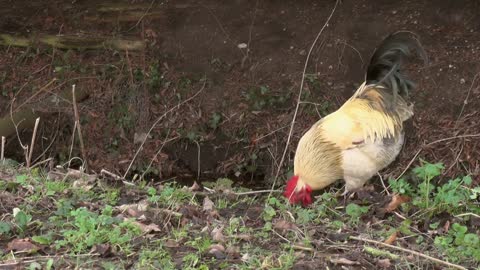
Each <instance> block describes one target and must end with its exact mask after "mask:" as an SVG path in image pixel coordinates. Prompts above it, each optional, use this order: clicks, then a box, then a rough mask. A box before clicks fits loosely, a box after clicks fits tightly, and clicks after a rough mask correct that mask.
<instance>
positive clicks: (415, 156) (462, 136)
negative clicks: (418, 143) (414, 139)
mask: <svg viewBox="0 0 480 270" xmlns="http://www.w3.org/2000/svg"><path fill="white" fill-rule="evenodd" d="M474 137H480V133H478V134H466V135H459V136H453V137H448V138H443V139H439V140H436V141H433V142H431V143H428V144H425V145H424V146H423V147H425V146H431V145H434V144H436V143H440V142H445V141H450V140H455V139H462V138H474ZM422 150H423V149H422V148H420V149H419V150H418V151H417V153H416V154H415V155H414V156H413V158H412V160H410V162H409V163H408V165H407V167H405V169H404V170H403V171H402V173H401V174H400V175H399V176H397V178H395V181H397V180H398V179H400V177H402V176H403V175H404V174H405V173H406V172H407V170H408V169H409V168H410V166H412V164H413V162H414V161H415V159H416V158H417V156H418V155H419V154H420V152H422Z"/></svg>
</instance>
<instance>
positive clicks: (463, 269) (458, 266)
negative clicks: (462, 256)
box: [350, 236, 467, 270]
mask: <svg viewBox="0 0 480 270" xmlns="http://www.w3.org/2000/svg"><path fill="white" fill-rule="evenodd" d="M350 239H353V240H357V241H361V242H366V243H371V244H377V245H380V246H384V247H389V248H391V249H395V250H400V251H403V252H407V253H410V254H413V255H416V256H419V257H422V258H425V259H427V260H430V261H433V262H436V263H439V264H443V265H446V266H448V267H453V268H456V269H462V270H467V268H465V267H463V266H461V265H457V264H453V263H449V262H446V261H442V260H440V259H437V258H434V257H430V256H428V255H425V254H423V253H420V252H418V251H414V250H410V249H406V248H402V247H397V246H394V245H390V244H386V243H383V242H378V241H375V240H371V239H366V238H362V237H356V236H350Z"/></svg>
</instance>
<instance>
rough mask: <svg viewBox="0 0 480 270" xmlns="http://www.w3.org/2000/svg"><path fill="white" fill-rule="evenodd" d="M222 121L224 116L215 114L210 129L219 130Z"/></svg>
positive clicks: (211, 119)
mask: <svg viewBox="0 0 480 270" xmlns="http://www.w3.org/2000/svg"><path fill="white" fill-rule="evenodd" d="M221 121H222V115H221V114H219V113H213V114H212V117H211V118H210V121H209V126H210V128H212V129H213V130H215V129H217V128H218V126H219V125H220V122H221Z"/></svg>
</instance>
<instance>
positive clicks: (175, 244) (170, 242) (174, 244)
mask: <svg viewBox="0 0 480 270" xmlns="http://www.w3.org/2000/svg"><path fill="white" fill-rule="evenodd" d="M164 245H165V246H166V247H168V248H176V247H179V244H178V242H177V241H174V240H172V239H168V240H167V241H165V243H164Z"/></svg>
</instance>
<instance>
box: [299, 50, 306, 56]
mask: <svg viewBox="0 0 480 270" xmlns="http://www.w3.org/2000/svg"><path fill="white" fill-rule="evenodd" d="M299 54H300V55H305V54H307V52H306V51H305V50H301V51H300V52H299Z"/></svg>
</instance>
